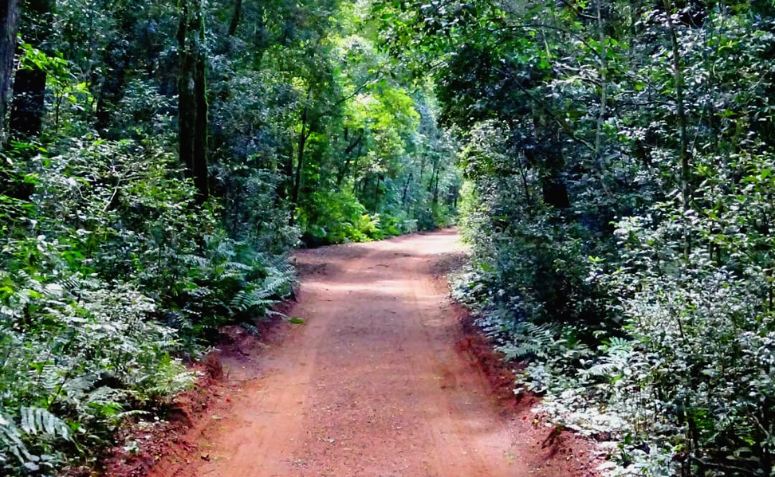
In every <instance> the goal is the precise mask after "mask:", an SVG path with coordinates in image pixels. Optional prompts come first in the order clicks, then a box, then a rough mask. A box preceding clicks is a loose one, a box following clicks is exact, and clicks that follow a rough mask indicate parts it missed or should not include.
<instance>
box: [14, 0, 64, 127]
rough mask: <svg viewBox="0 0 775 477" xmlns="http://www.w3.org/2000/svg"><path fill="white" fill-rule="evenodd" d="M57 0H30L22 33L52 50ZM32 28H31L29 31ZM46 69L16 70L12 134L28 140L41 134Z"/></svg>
mask: <svg viewBox="0 0 775 477" xmlns="http://www.w3.org/2000/svg"><path fill="white" fill-rule="evenodd" d="M54 4H55V3H54V0H28V1H27V2H25V3H24V11H23V12H22V15H23V17H22V19H23V20H24V22H23V24H22V27H21V29H22V34H23V35H24V39H25V41H27V42H28V43H30V44H31V45H32V46H33V47H35V48H37V49H39V50H41V51H43V52H44V53H50V46H49V45H48V37H49V35H50V33H51V14H52V12H53V10H54ZM27 30H29V31H27ZM45 100H46V71H45V70H43V69H41V68H39V67H38V66H36V65H29V66H28V67H27V68H24V69H20V70H19V71H17V72H16V78H15V79H14V85H13V105H12V106H11V118H10V120H9V123H8V130H9V133H10V135H11V136H12V137H15V138H17V139H19V140H22V141H29V140H31V139H34V138H36V137H38V136H40V133H41V132H42V130H43V117H44V115H45V112H46V102H45Z"/></svg>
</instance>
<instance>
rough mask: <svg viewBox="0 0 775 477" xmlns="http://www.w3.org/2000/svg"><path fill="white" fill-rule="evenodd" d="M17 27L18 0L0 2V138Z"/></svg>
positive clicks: (9, 83) (11, 71)
mask: <svg viewBox="0 0 775 477" xmlns="http://www.w3.org/2000/svg"><path fill="white" fill-rule="evenodd" d="M18 27H19V0H3V1H2V2H0V31H2V36H0V139H2V138H4V136H3V132H4V130H5V114H6V111H7V110H8V92H9V88H10V86H11V77H12V75H13V65H14V61H13V59H14V53H15V51H16V32H17V29H18Z"/></svg>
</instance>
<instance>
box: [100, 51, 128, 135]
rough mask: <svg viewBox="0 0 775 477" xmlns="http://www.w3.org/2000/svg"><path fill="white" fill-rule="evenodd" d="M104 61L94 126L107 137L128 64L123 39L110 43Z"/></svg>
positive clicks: (121, 93)
mask: <svg viewBox="0 0 775 477" xmlns="http://www.w3.org/2000/svg"><path fill="white" fill-rule="evenodd" d="M104 61H105V66H106V68H105V70H106V71H105V76H104V78H103V81H102V87H101V88H100V93H99V99H98V101H97V108H96V113H95V119H96V121H95V127H96V128H97V131H99V133H100V135H101V136H102V137H106V138H109V137H110V126H111V117H112V116H113V113H114V111H115V110H116V108H117V107H118V104H119V102H120V101H121V98H122V97H123V93H124V85H125V84H126V71H127V67H128V65H129V55H128V54H127V51H126V48H125V47H124V46H123V41H120V40H116V41H113V42H112V43H111V45H110V46H109V47H108V48H107V52H106V53H105V57H104ZM113 139H118V138H113Z"/></svg>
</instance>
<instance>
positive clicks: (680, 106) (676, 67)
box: [664, 0, 692, 259]
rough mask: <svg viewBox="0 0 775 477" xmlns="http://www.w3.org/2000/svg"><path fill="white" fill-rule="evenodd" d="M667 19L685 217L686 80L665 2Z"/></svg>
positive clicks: (669, 8) (669, 7) (686, 248)
mask: <svg viewBox="0 0 775 477" xmlns="http://www.w3.org/2000/svg"><path fill="white" fill-rule="evenodd" d="M664 3H665V17H666V19H667V28H668V32H669V35H670V44H671V47H672V53H673V86H674V87H675V101H676V109H677V113H678V131H679V141H680V146H679V158H680V161H681V197H682V200H683V211H684V215H685V213H686V212H688V211H689V207H690V202H691V196H692V191H691V170H690V168H689V161H690V157H689V137H688V133H687V125H686V124H687V121H686V106H685V100H684V79H683V71H682V70H681V50H680V48H679V46H678V34H677V33H676V30H675V24H674V23H673V19H672V12H673V8H672V2H671V0H664ZM685 221H686V218H684V231H683V234H684V258H686V259H688V258H689V253H690V252H691V240H690V238H689V230H688V225H687V224H686V223H685Z"/></svg>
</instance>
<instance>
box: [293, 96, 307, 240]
mask: <svg viewBox="0 0 775 477" xmlns="http://www.w3.org/2000/svg"><path fill="white" fill-rule="evenodd" d="M311 95H312V88H310V89H309V91H307V103H306V104H305V105H304V111H303V112H302V113H301V133H300V134H299V149H298V151H297V164H296V178H295V180H294V183H293V196H292V197H291V202H292V203H291V207H293V208H294V210H292V211H291V225H292V224H293V223H294V220H295V218H294V215H295V208H296V206H297V205H298V204H299V194H300V193H301V178H302V172H303V171H304V148H305V147H306V145H307V138H308V137H309V133H308V131H307V119H308V116H309V99H310V96H311Z"/></svg>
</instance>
